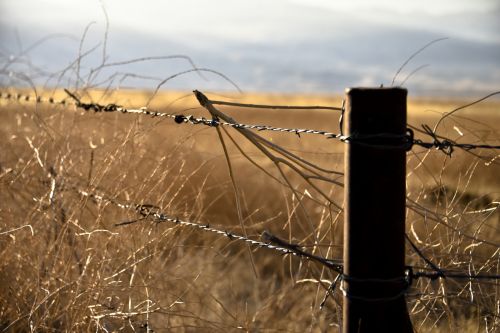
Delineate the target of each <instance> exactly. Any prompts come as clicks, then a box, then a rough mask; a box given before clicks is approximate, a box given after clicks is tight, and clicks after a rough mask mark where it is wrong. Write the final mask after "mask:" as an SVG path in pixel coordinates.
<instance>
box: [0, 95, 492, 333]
mask: <svg viewBox="0 0 500 333" xmlns="http://www.w3.org/2000/svg"><path fill="white" fill-rule="evenodd" d="M149 94H150V92H147V91H144V92H142V91H114V92H110V93H104V92H102V91H97V90H96V91H92V92H90V93H89V94H86V95H83V94H81V95H82V97H83V100H87V101H89V100H91V99H92V100H94V101H98V102H99V103H104V104H106V103H108V102H114V103H117V104H120V105H125V106H129V107H141V106H143V105H145V104H146V103H147V101H148V99H149ZM41 95H43V96H46V97H49V96H54V97H55V98H56V99H60V98H64V97H67V96H66V95H65V93H64V92H63V91H56V92H51V91H44V92H42V93H41ZM207 95H208V96H209V97H211V98H213V99H218V100H233V101H237V102H243V103H245V102H247V103H265V104H301V105H330V106H340V104H341V97H335V96H333V97H332V96H295V95H264V94H249V95H243V96H239V95H235V94H231V95H222V96H221V95H217V94H207ZM467 102H468V101H466V100H441V101H437V100H434V101H432V100H425V99H410V102H409V105H408V117H409V120H408V122H409V123H410V124H412V125H414V126H417V127H420V125H421V124H423V123H425V124H429V125H431V126H433V125H434V124H435V123H436V121H438V119H439V118H440V117H441V116H442V115H443V113H444V112H447V111H450V110H453V109H454V108H456V107H458V106H460V105H462V104H465V103H467ZM150 106H151V107H152V108H153V109H156V110H158V111H162V112H171V113H182V114H184V115H190V114H193V115H196V116H204V117H208V118H209V114H208V112H207V111H206V110H204V109H203V108H201V107H200V106H199V104H198V103H197V101H196V99H195V98H194V96H193V95H192V94H190V93H189V92H162V93H160V94H158V95H157V96H155V98H154V99H152V100H151V104H150ZM499 109H500V102H498V100H496V101H495V100H489V101H485V102H483V103H480V104H477V105H474V106H472V107H470V108H467V109H464V110H461V111H459V112H457V113H456V114H454V115H453V116H452V117H448V118H446V119H445V121H443V123H442V125H441V126H440V128H439V133H440V134H442V135H444V136H447V137H449V138H452V139H454V140H457V141H458V142H464V143H484V142H486V143H489V144H496V145H498V144H499V142H500V122H499V119H500V118H499V113H498V112H499ZM220 110H222V111H223V112H225V113H227V114H229V115H231V116H232V117H233V118H235V119H236V120H237V121H239V122H241V123H249V124H268V125H274V126H280V127H292V128H313V129H320V130H327V131H331V132H338V118H339V113H338V112H335V111H324V110H323V111H313V110H303V111H298V110H257V109H242V108H234V107H220ZM226 130H227V133H226V132H225V131H221V134H222V136H223V138H224V144H225V146H226V148H227V154H225V153H224V150H223V146H222V145H221V140H220V138H219V136H218V133H217V130H216V129H215V128H212V127H207V126H203V125H198V126H195V125H192V124H176V123H175V122H174V121H173V120H172V119H169V118H160V117H151V116H144V115H132V114H122V113H119V112H110V113H93V112H86V111H83V110H81V109H76V108H75V107H74V106H61V105H50V104H39V105H38V106H37V108H35V107H34V104H33V103H31V102H24V101H6V100H0V254H1V261H0V331H6V332H29V331H31V332H63V331H64V332H96V331H97V332H153V331H154V332H167V331H168V332H239V331H242V332H336V331H339V325H340V326H341V314H342V310H341V309H342V294H341V292H340V291H339V290H338V289H337V290H336V291H335V294H334V295H333V297H329V298H328V299H327V301H326V303H325V306H324V307H323V309H320V303H321V301H322V300H323V297H324V295H325V290H326V288H328V286H329V284H330V283H331V281H333V280H334V279H335V277H336V273H335V272H331V271H329V270H326V269H325V268H324V267H322V266H320V265H318V264H316V263H313V262H310V261H307V260H299V259H298V258H297V257H293V256H290V255H280V254H278V253H276V252H274V251H272V250H270V249H267V248H256V247H255V248H254V247H249V246H247V245H246V244H245V243H241V242H238V241H235V240H231V239H230V238H228V237H221V236H216V235H214V234H212V233H209V232H207V231H203V230H201V229H196V228H192V227H189V226H184V225H175V224H174V223H168V222H165V223H157V222H155V221H154V219H153V218H151V217H147V216H146V217H144V216H142V215H141V214H138V212H137V210H136V209H134V205H137V204H150V205H154V206H157V207H159V209H160V210H161V211H162V212H164V213H165V214H168V215H169V216H174V217H178V218H179V219H181V220H184V221H193V222H199V223H201V224H209V225H210V226H213V227H217V228H219V229H221V230H227V231H230V232H233V233H237V234H247V235H248V237H249V238H253V239H257V240H259V239H260V235H261V233H262V232H263V231H264V230H267V231H269V232H271V233H272V234H274V235H277V236H279V237H280V238H282V239H286V240H288V241H289V242H293V243H298V244H300V245H301V246H303V248H304V249H306V250H307V251H311V252H314V253H317V254H322V255H324V256H327V257H329V258H341V257H342V221H343V214H342V212H341V210H339V209H337V208H336V207H337V206H339V207H342V205H343V188H342V187H341V186H339V184H337V182H340V183H341V182H342V181H343V177H342V175H341V174H337V173H332V172H321V174H322V175H328V178H329V179H331V180H333V182H329V181H321V180H317V181H314V182H313V183H312V184H314V187H313V186H312V185H311V184H310V183H308V182H306V181H305V180H304V178H303V177H300V175H298V174H297V173H296V172H294V171H293V170H292V169H291V168H290V167H289V166H287V165H286V164H282V165H281V167H282V169H278V168H277V167H276V165H275V164H274V163H273V162H272V161H271V160H270V159H269V158H268V157H266V156H265V155H264V154H262V152H261V151H259V150H258V149H257V148H256V147H255V146H254V145H253V144H252V143H250V142H249V141H247V140H246V139H245V138H244V137H243V136H241V135H240V134H239V133H238V132H237V131H236V130H234V129H232V128H226ZM258 134H259V135H261V136H263V137H264V138H266V139H268V140H270V141H271V142H272V143H275V144H276V145H279V146H280V147H283V148H285V149H287V151H289V152H291V153H294V154H296V155H297V156H298V157H301V158H303V159H304V160H307V161H309V162H310V163H312V164H313V165H314V166H318V167H321V168H323V169H328V170H333V171H336V172H339V173H342V172H343V150H344V144H343V143H340V142H338V141H335V140H328V139H325V138H324V137H321V136H313V135H307V134H302V135H301V136H300V137H299V136H297V135H295V134H284V133H275V132H266V131H261V132H258ZM422 138H423V137H422ZM426 139H427V140H429V138H426ZM473 153H474V154H476V155H473V154H471V153H469V152H465V151H461V150H459V149H456V150H455V152H454V153H453V155H452V156H451V157H448V156H446V155H445V154H443V153H442V152H440V151H437V150H426V149H424V148H421V147H414V148H413V150H412V151H411V152H409V153H408V158H407V161H408V168H407V173H408V177H407V195H408V201H407V204H408V214H407V234H408V236H409V237H410V239H411V240H412V241H413V242H414V243H415V244H416V245H417V246H418V247H419V248H420V249H421V251H422V252H423V253H424V254H425V255H426V256H427V257H428V258H429V259H430V260H431V261H433V263H435V264H436V265H439V266H440V267H441V268H443V269H447V270H456V271H460V272H468V273H471V274H475V273H481V274H499V272H500V269H499V265H500V253H499V252H500V250H499V248H498V245H496V244H500V232H499V228H500V210H499V208H498V207H499V205H500V176H499V175H500V167H499V164H498V163H500V159H495V158H496V157H497V156H499V155H498V154H499V152H498V151H488V150H478V151H473ZM227 157H229V160H230V163H231V164H230V165H231V168H229V167H228V163H227ZM231 176H232V177H231ZM325 177H326V176H325ZM290 187H291V188H292V189H293V190H292V189H291V188H290ZM89 193H90V194H91V195H89ZM321 193H325V194H326V196H327V198H325V197H324V196H322V195H321ZM366 200H370V198H366ZM387 204H388V205H390V204H391V203H390V202H388V203H387ZM126 221H129V222H132V221H135V223H131V224H126V225H122V226H116V225H115V224H117V223H121V222H126ZM366 251H370V249H366ZM407 263H408V264H409V265H415V266H418V267H426V264H425V262H424V261H423V260H422V259H421V258H420V257H419V256H418V255H417V254H416V253H414V252H413V251H412V249H411V248H410V246H408V247H407ZM499 287H500V286H499V283H498V281H494V280H484V281H469V280H467V279H465V280H463V279H462V280H454V279H437V280H433V281H430V280H426V279H419V280H418V281H415V282H414V284H413V285H412V287H411V288H410V290H409V291H408V293H407V303H408V308H409V310H410V311H411V318H412V321H413V325H414V328H415V330H416V331H417V332H429V331H440V332H452V331H456V330H460V331H461V332H463V333H466V332H495V331H496V332H498V331H499V330H500V291H499Z"/></svg>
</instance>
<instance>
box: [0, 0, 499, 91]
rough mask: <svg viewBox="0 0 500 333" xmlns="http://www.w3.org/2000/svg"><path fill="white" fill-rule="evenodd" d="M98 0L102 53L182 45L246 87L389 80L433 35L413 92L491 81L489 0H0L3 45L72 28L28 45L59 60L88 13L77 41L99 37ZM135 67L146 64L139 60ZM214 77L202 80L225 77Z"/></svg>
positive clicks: (495, 42)
mask: <svg viewBox="0 0 500 333" xmlns="http://www.w3.org/2000/svg"><path fill="white" fill-rule="evenodd" d="M102 6H104V7H105V8H106V13H107V15H108V18H109V24H110V27H109V34H108V37H109V45H108V50H107V52H108V57H109V59H110V60H114V61H117V60H123V59H128V58H131V57H135V56H148V55H150V56H154V55H165V54H179V53H183V54H186V53H187V55H189V56H190V57H192V58H193V60H194V61H195V62H196V63H197V65H199V66H202V67H211V68H212V67H215V68H214V69H216V70H218V71H221V72H223V73H224V74H227V75H228V76H230V77H231V78H232V79H234V80H235V81H237V82H238V83H240V85H242V88H243V89H245V88H246V89H247V90H279V91H282V90H285V91H296V90H304V89H305V90H306V91H313V92H314V91H316V90H319V92H325V91H330V90H332V85H334V83H335V85H334V87H333V88H334V89H336V88H337V86H336V84H337V83H338V84H339V85H338V87H341V86H349V85H359V84H368V85H370V84H378V83H379V82H380V81H383V82H387V80H389V81H390V78H391V77H392V75H393V74H394V71H395V70H396V69H397V68H398V66H399V65H400V64H401V63H403V62H404V61H405V60H406V58H407V57H408V56H409V55H410V54H411V53H412V52H413V51H415V50H417V49H418V48H419V47H421V46H422V45H424V44H425V43H426V42H429V41H431V40H432V39H434V38H441V37H448V38H449V40H447V41H444V42H442V43H437V44H436V45H433V46H432V47H431V48H429V51H428V52H422V57H421V58H419V57H417V58H416V59H415V60H414V63H413V66H409V67H408V68H407V70H408V71H410V72H411V70H413V69H415V68H417V67H418V66H425V65H429V66H428V67H429V69H423V70H422V71H421V73H416V74H415V75H414V78H412V80H411V81H409V84H410V87H412V86H411V84H414V85H415V86H414V87H413V88H415V89H416V90H417V91H420V92H422V93H426V91H425V87H427V88H428V90H429V91H433V90H434V89H435V87H440V86H442V85H443V84H446V85H448V84H449V85H450V87H449V90H450V91H458V90H460V89H465V90H467V89H469V90H470V89H472V88H473V89H476V90H480V91H483V90H489V89H493V88H495V86H496V88H497V89H498V88H500V87H499V85H500V65H499V63H500V61H499V60H497V61H495V58H497V59H500V33H499V32H500V23H499V21H500V20H499V19H498V18H499V17H500V9H499V8H500V2H499V1H498V0H475V1H469V0H419V1H415V0H413V1H406V0H394V1H391V0H377V1H370V0H349V1H333V0H273V1H265V0H251V1H249V0H211V1H204V0H167V1H151V0H141V1H138V0H134V1H129V0H103V1H98V0H86V1H68V0H12V1H9V0H0V12H1V13H2V14H1V15H0V46H1V52H2V55H3V56H7V55H8V56H10V57H11V58H12V56H16V54H19V52H21V49H25V48H26V47H28V46H29V45H30V43H31V42H33V41H35V40H37V39H39V38H41V37H44V36H47V35H49V34H68V35H71V36H73V38H64V37H62V38H60V39H58V40H57V42H55V41H49V42H47V43H46V45H44V46H41V47H39V48H36V49H33V50H31V51H30V55H31V57H30V59H31V61H32V62H40V66H49V67H50V66H52V67H51V68H50V70H54V69H55V67H54V62H55V63H57V64H59V65H60V66H59V67H60V68H62V67H64V65H67V64H68V63H70V62H71V61H72V60H74V57H75V55H76V54H77V52H78V48H79V40H80V39H81V36H82V34H83V32H84V29H85V27H86V26H87V25H89V24H91V23H92V22H95V23H92V24H91V26H90V28H89V32H88V35H87V40H86V42H85V43H84V46H86V47H87V48H90V47H91V46H93V45H95V44H96V43H98V42H99V41H101V42H102V40H103V32H104V30H105V23H106V20H105V16H104V12H103V10H102ZM51 43H52V44H51ZM101 44H102V43H101ZM101 46H102V45H101ZM384 50H385V51H384ZM51 52H52V53H53V54H51ZM384 52H385V53H384ZM367 53H369V54H367ZM441 55H443V56H446V57H448V58H451V59H446V61H444V59H442V56H441ZM497 56H498V57H497ZM172 64H173V65H172V66H173V67H168V66H169V65H168V64H165V72H164V73H162V75H160V76H167V75H168V74H169V73H167V72H168V71H171V72H172V73H174V72H175V71H176V69H177V71H179V70H184V69H186V68H185V67H182V66H184V65H181V64H180V63H178V62H172ZM452 65H453V66H452ZM89 66H91V64H90V60H89ZM176 66H178V67H176ZM447 66H450V67H447ZM482 66H483V67H482ZM485 66H488V68H486V67H485ZM433 67H434V69H432V68H433ZM464 67H467V68H464ZM457 68H460V69H461V71H462V72H459V73H457V71H456V69H457ZM122 70H123V68H122ZM127 70H128V69H127ZM133 70H134V71H136V72H137V71H140V72H141V73H142V74H144V75H151V74H152V71H153V69H152V68H151V67H148V66H146V65H145V66H144V67H134V68H133ZM452 72H454V73H455V74H454V73H452ZM485 73H486V74H487V75H486V74H485ZM406 74H408V73H406ZM453 75H460V76H459V77H456V76H455V77H454V76H453ZM485 75H486V76H485ZM329 76H331V77H332V79H331V80H330V79H328V78H327V77H329ZM333 77H336V78H337V79H336V81H335V80H333ZM197 79H199V78H196V76H193V80H197ZM458 79H460V80H458ZM4 80H5V79H4ZM212 81H213V82H211V83H208V85H209V87H210V88H213V89H227V88H229V87H227V83H225V82H222V81H221V80H218V79H216V78H214V80H212ZM284 81H287V82H288V83H286V82H284ZM458 81H460V82H458ZM0 82H1V81H0ZM457 82H458V83H457ZM4 84H5V83H4ZM134 84H139V83H136V82H134ZM143 84H144V85H146V86H147V83H143ZM194 84H200V83H198V82H196V81H190V80H189V79H188V78H186V79H183V80H179V82H178V83H177V85H176V83H174V85H173V87H174V88H179V87H182V88H189V87H190V86H191V85H194ZM201 84H207V83H201ZM188 86H189V87H188ZM444 90H446V89H444Z"/></svg>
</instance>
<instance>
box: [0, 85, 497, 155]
mask: <svg viewBox="0 0 500 333" xmlns="http://www.w3.org/2000/svg"><path fill="white" fill-rule="evenodd" d="M64 91H65V92H66V93H67V94H68V96H69V97H70V98H71V100H69V101H68V100H67V99H61V100H57V99H54V98H53V97H49V98H44V97H41V96H37V97H36V98H35V97H33V96H30V95H28V94H22V93H11V92H2V91H0V99H5V100H16V101H24V102H30V101H34V102H35V103H45V104H53V105H63V106H66V105H69V106H75V107H77V108H80V109H83V110H85V111H94V112H121V113H131V114H142V115H147V116H152V117H165V118H171V119H173V120H174V121H175V122H176V123H177V124H182V123H189V124H193V125H205V126H212V127H215V126H219V125H220V126H227V127H232V128H245V129H250V130H257V131H271V132H280V133H291V134H296V135H297V136H298V137H300V135H301V134H311V135H321V136H324V137H325V138H327V139H337V140H339V141H341V142H344V143H353V144H361V145H368V146H374V147H377V148H388V149H406V150H410V149H411V148H412V147H413V146H415V145H416V146H420V147H423V148H426V149H431V148H436V149H437V150H439V151H441V152H443V153H444V154H446V155H448V156H451V155H452V153H453V152H454V148H460V149H463V150H466V151H470V150H473V149H492V150H499V149H500V145H489V144H472V143H458V142H455V141H453V140H451V139H448V138H443V139H440V138H439V136H438V135H437V134H436V133H435V132H434V131H433V130H432V129H431V128H430V127H429V126H428V125H422V128H423V129H424V131H423V134H425V135H427V136H429V137H430V138H432V139H433V141H423V140H421V139H415V138H414V134H413V130H411V129H410V128H408V129H407V131H406V133H405V134H403V135H397V134H391V133H381V134H377V135H350V136H346V135H343V134H342V133H340V134H339V133H334V132H329V131H324V130H316V129H307V128H286V127H276V126H270V125H258V124H243V123H228V122H225V121H221V120H219V119H207V118H204V117H194V116H192V115H187V116H186V115H183V114H173V113H165V112H159V111H155V110H151V109H150V108H148V107H141V108H138V109H137V108H126V107H124V106H121V105H118V104H115V103H109V104H106V105H104V104H99V103H84V102H82V101H81V100H80V98H78V97H77V96H76V95H75V94H73V93H71V92H70V91H69V90H67V89H64ZM194 93H195V95H196V96H197V98H198V100H199V101H200V104H202V105H203V103H205V102H204V101H206V102H210V103H212V104H219V105H230V106H236V107H252V108H270V109H329V110H340V111H343V110H344V109H343V107H326V106H280V105H261V104H243V103H232V102H223V101H213V100H210V99H208V98H207V97H206V96H205V95H204V94H203V93H201V92H199V91H197V90H195V91H194ZM200 96H203V99H204V100H200V98H199V97H200ZM380 139H385V141H387V142H383V143H378V142H377V141H380ZM389 141H390V142H389Z"/></svg>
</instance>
